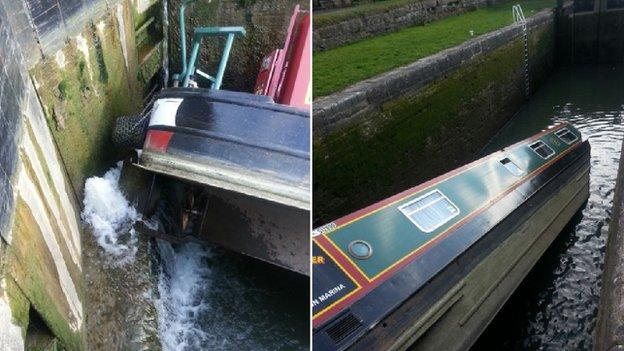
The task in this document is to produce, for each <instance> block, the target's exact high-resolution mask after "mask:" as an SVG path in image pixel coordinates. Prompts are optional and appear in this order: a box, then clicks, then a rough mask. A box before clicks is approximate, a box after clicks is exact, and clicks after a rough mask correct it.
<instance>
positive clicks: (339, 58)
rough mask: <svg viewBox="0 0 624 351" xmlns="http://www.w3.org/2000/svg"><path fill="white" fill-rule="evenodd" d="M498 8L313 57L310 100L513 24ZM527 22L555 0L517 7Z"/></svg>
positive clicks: (506, 10) (507, 7)
mask: <svg viewBox="0 0 624 351" xmlns="http://www.w3.org/2000/svg"><path fill="white" fill-rule="evenodd" d="M512 4H515V2H514V3H511V2H508V3H504V4H497V5H493V6H490V7H487V8H483V9H479V10H476V11H472V12H468V13H464V14H461V15H457V16H453V17H448V18H445V19H442V20H439V21H435V22H432V23H429V24H427V25H424V26H416V27H410V28H405V29H402V30H400V31H398V32H394V33H391V34H387V35H382V36H377V37H373V38H370V39H364V40H362V41H359V42H357V43H353V44H350V45H345V46H341V47H337V48H334V49H331V50H327V51H322V52H318V53H315V54H314V57H313V64H314V66H313V67H314V74H313V84H314V85H313V86H314V90H313V91H314V97H315V98H317V97H320V96H324V95H328V94H331V93H333V92H336V91H339V90H342V89H344V88H346V87H348V86H350V85H352V84H354V83H357V82H359V81H362V80H364V79H367V78H370V77H373V76H376V75H378V74H380V73H383V72H387V71H390V70H392V69H394V68H397V67H401V66H404V65H407V64H409V63H411V62H414V61H416V60H418V59H420V58H423V57H426V56H429V55H433V54H435V53H437V52H440V51H442V50H444V49H447V48H449V47H453V46H456V45H459V44H461V43H463V42H465V41H467V40H468V39H470V38H471V35H470V31H471V30H472V31H473V32H474V36H478V35H481V34H485V33H488V32H492V31H494V30H496V29H499V28H502V27H504V26H507V25H509V24H511V23H512V22H513V19H512V15H511V5H512ZM520 4H521V5H522V9H523V10H524V14H525V16H527V17H529V16H531V15H534V14H536V13H537V12H539V11H540V10H542V9H544V8H547V7H554V6H555V1H554V0H526V1H520Z"/></svg>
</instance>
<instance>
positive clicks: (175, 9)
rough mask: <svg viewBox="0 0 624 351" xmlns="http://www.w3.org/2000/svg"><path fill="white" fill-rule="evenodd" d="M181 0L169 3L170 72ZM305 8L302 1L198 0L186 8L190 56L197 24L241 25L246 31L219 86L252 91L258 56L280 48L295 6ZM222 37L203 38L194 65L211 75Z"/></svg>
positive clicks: (175, 62)
mask: <svg viewBox="0 0 624 351" xmlns="http://www.w3.org/2000/svg"><path fill="white" fill-rule="evenodd" d="M180 4H181V0H172V1H170V2H169V17H170V18H169V24H170V35H169V38H170V45H169V48H170V50H169V56H170V59H171V65H170V71H171V73H172V74H173V73H178V72H179V71H180V60H181V58H180V44H179V43H180V33H179V20H178V18H179V14H178V13H179V7H180ZM297 4H299V5H300V6H301V8H302V9H309V2H308V1H304V0H212V1H208V0H199V1H197V2H196V3H195V4H193V5H190V6H189V7H187V10H186V18H187V21H186V29H187V41H188V43H187V48H188V54H189V55H190V41H191V39H192V33H193V32H192V31H193V30H194V28H196V27H198V26H242V27H244V28H245V30H246V31H247V35H246V36H245V37H243V38H240V37H237V38H236V39H235V40H234V45H233V46H232V53H231V54H230V60H229V63H228V65H227V68H226V71H225V76H224V80H223V86H222V88H223V89H227V90H234V91H248V92H251V91H252V90H253V87H254V84H255V82H256V76H257V75H258V71H259V70H260V64H261V61H262V58H263V57H264V56H265V55H267V54H268V53H270V52H271V51H273V50H275V49H279V48H282V47H283V46H284V41H285V39H286V31H287V29H288V22H289V20H290V16H291V14H292V11H293V9H294V8H295V5H297ZM223 43H224V40H222V39H221V40H215V39H210V40H208V41H205V43H204V45H203V46H202V52H201V56H200V60H199V62H198V64H197V67H198V68H199V69H200V70H202V71H204V72H206V73H208V74H211V75H214V73H215V72H216V65H217V64H218V61H219V59H220V57H221V52H222V50H223Z"/></svg>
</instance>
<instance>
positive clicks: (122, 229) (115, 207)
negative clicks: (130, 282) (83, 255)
mask: <svg viewBox="0 0 624 351" xmlns="http://www.w3.org/2000/svg"><path fill="white" fill-rule="evenodd" d="M121 167H122V162H118V163H117V166H116V167H115V168H111V169H110V170H109V171H108V172H106V174H104V176H103V177H91V178H89V179H87V181H86V182H85V188H84V200H83V206H84V209H83V211H82V214H81V217H82V220H83V221H84V223H85V224H86V225H88V226H89V227H90V228H91V229H92V233H93V236H94V237H95V239H96V241H97V243H98V244H99V245H100V246H101V247H102V248H103V249H104V251H106V252H107V253H108V254H109V255H110V256H111V263H112V264H114V265H124V264H127V263H130V262H133V261H134V258H135V255H136V252H137V233H136V231H135V229H134V227H133V225H134V224H135V223H136V222H137V221H139V220H141V215H140V214H139V213H138V212H137V210H136V209H135V208H134V206H132V205H131V204H130V203H129V202H128V200H126V198H125V197H124V194H123V193H122V192H121V189H120V188H119V178H120V176H121Z"/></svg>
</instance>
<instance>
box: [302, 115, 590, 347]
mask: <svg viewBox="0 0 624 351" xmlns="http://www.w3.org/2000/svg"><path fill="white" fill-rule="evenodd" d="M589 160H590V145H589V142H588V141H586V140H585V141H584V140H582V137H581V134H580V132H579V131H578V130H577V129H575V128H574V127H573V126H572V125H570V124H559V125H556V126H554V127H552V128H550V129H547V130H545V131H543V132H541V133H539V134H537V135H535V136H533V137H531V138H529V139H526V140H524V141H521V142H519V143H516V144H514V145H512V146H509V147H507V148H505V149H503V150H500V151H497V152H495V153H493V154H491V155H489V156H487V157H484V158H482V159H479V160H477V161H474V162H472V163H470V164H468V165H466V166H463V167H461V168H458V169H456V170H453V171H451V172H449V173H447V174H445V175H442V176H440V177H438V178H435V179H433V180H430V181H428V182H426V183H424V184H421V185H419V186H416V187H414V188H411V189H408V190H406V191H404V192H401V193H399V194H397V195H394V196H392V197H390V198H388V199H385V200H383V201H381V202H379V203H376V204H373V205H371V206H369V207H366V208H364V209H362V210H359V211H357V212H355V213H352V214H350V215H347V216H345V217H342V218H340V219H338V220H336V221H334V222H331V223H329V224H326V225H324V226H322V227H320V228H317V229H315V230H314V231H313V248H312V250H313V257H312V263H313V268H312V272H313V273H312V274H313V296H312V309H313V329H314V331H313V344H314V349H315V350H345V349H352V350H387V349H388V350H403V349H407V348H409V349H411V350H466V349H469V348H470V347H471V346H472V344H473V343H474V342H475V341H476V339H477V338H478V337H479V335H480V334H481V333H482V332H483V330H484V329H485V328H486V327H487V325H488V323H489V322H490V321H491V320H492V318H493V317H494V316H495V315H496V313H497V312H498V311H499V309H500V308H501V307H502V306H503V304H504V303H505V302H506V300H507V299H508V298H509V296H510V295H511V294H512V293H513V291H514V290H515V289H516V288H517V286H518V285H519V284H520V282H521V281H522V280H523V279H524V277H525V276H526V275H527V273H528V272H529V271H530V270H531V268H532V267H533V266H534V264H535V263H536V261H537V260H538V259H539V258H540V256H542V254H543V253H544V251H545V250H546V249H547V248H548V246H549V245H550V244H551V243H552V241H553V240H554V239H555V238H556V237H557V235H558V234H559V233H560V232H561V230H562V229H563V227H564V226H565V225H566V224H567V223H568V222H569V220H570V219H571V217H572V216H573V215H574V214H575V213H576V212H577V211H578V210H579V208H581V207H582V206H583V203H585V202H586V200H587V198H588V196H589V169H590V162H589Z"/></svg>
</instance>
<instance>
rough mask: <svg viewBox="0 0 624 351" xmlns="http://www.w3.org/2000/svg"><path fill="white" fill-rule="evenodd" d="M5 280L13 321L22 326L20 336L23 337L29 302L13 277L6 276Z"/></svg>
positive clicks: (26, 324)
mask: <svg viewBox="0 0 624 351" xmlns="http://www.w3.org/2000/svg"><path fill="white" fill-rule="evenodd" d="M5 282H6V287H5V288H6V290H5V292H6V294H7V296H8V298H9V305H10V306H11V314H12V315H13V322H14V323H15V325H17V326H19V327H20V328H22V337H25V336H26V330H28V322H29V312H30V302H29V301H28V299H27V298H26V296H24V294H23V293H22V291H21V290H20V288H19V286H18V285H17V284H16V283H15V281H14V280H13V278H11V277H7V278H6V279H5Z"/></svg>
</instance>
